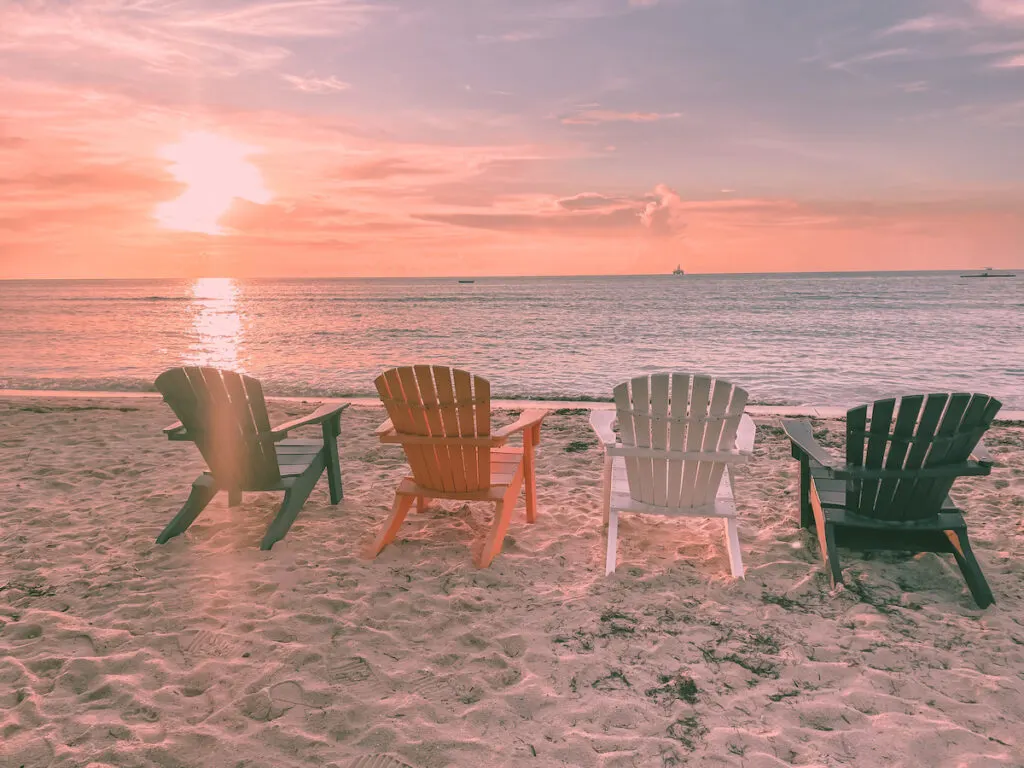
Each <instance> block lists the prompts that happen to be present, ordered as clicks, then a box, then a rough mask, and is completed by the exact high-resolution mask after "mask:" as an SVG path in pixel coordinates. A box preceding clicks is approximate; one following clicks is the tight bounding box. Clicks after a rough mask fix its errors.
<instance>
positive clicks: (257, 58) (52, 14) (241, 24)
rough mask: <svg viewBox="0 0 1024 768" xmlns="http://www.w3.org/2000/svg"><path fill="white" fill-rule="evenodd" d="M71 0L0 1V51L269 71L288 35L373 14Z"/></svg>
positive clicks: (261, 4)
mask: <svg viewBox="0 0 1024 768" xmlns="http://www.w3.org/2000/svg"><path fill="white" fill-rule="evenodd" d="M209 6H210V4H209V3H207V2H204V1H203V0H75V2H74V3H63V2H60V3H58V2H45V1H44V2H31V3H28V4H27V5H26V4H22V3H0V29H3V30H4V32H3V36H2V37H0V54H3V53H11V52H23V53H30V54H37V55H41V56H44V57H47V58H49V59H51V60H53V61H55V62H60V61H65V60H67V61H70V60H74V61H75V64H76V67H78V68H79V71H81V67H82V65H83V64H85V65H86V66H88V65H89V64H91V63H94V62H95V61H96V60H102V59H107V60H113V61H132V62H137V63H140V64H142V65H143V66H144V67H146V68H147V69H149V70H151V71H156V72H162V73H166V74H179V75H182V76H189V77H193V78H194V77H196V76H197V75H200V76H208V75H214V76H231V75H237V74H239V73H240V72H244V71H250V70H261V69H269V68H271V67H273V66H275V65H277V64H279V63H280V62H281V61H283V60H284V59H286V58H288V57H289V56H290V55H291V51H290V49H289V48H288V47H286V41H288V40H290V39H295V38H311V37H325V36H339V35H344V34H348V33H351V32H354V31H356V30H358V29H360V28H361V27H363V26H365V24H366V23H368V21H369V19H370V17H371V15H372V14H373V13H375V12H377V11H376V10H375V9H373V8H372V7H371V6H368V5H366V4H362V3H357V2H354V0H258V1H257V2H249V3H245V2H241V0H230V1H229V2H227V3H222V4H221V5H220V7H219V8H217V9H216V10H211V9H210V7H209Z"/></svg>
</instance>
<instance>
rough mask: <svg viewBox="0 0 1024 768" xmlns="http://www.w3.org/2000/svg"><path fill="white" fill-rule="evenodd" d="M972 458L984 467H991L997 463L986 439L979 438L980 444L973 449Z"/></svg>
mask: <svg viewBox="0 0 1024 768" xmlns="http://www.w3.org/2000/svg"><path fill="white" fill-rule="evenodd" d="M971 458H972V459H974V461H976V462H978V463H979V464H981V465H982V466H983V467H991V466H992V465H993V464H995V459H993V458H992V454H991V453H989V452H988V448H987V447H985V441H984V440H979V441H978V444H977V445H976V446H974V450H973V451H971Z"/></svg>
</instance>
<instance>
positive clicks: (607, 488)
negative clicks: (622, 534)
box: [601, 455, 615, 570]
mask: <svg viewBox="0 0 1024 768" xmlns="http://www.w3.org/2000/svg"><path fill="white" fill-rule="evenodd" d="M601 508H602V511H603V515H604V519H603V522H604V524H605V525H608V513H609V512H610V511H611V508H612V457H611V456H607V455H606V456H605V457H604V472H602V473H601ZM612 570H615V569H614V568H613V569H612Z"/></svg>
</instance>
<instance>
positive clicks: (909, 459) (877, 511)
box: [846, 393, 1001, 522]
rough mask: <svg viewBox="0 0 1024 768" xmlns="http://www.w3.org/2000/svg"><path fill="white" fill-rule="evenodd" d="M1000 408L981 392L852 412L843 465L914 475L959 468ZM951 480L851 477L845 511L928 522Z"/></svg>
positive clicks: (906, 399) (922, 398) (951, 477)
mask: <svg viewBox="0 0 1024 768" xmlns="http://www.w3.org/2000/svg"><path fill="white" fill-rule="evenodd" d="M1000 406H1001V403H1000V402H999V401H998V400H996V399H995V398H992V397H989V396H988V395H980V394H966V393H956V394H932V395H927V396H925V395H911V396H908V397H904V398H902V399H900V400H899V401H897V400H895V399H888V400H876V401H875V402H874V403H872V404H871V405H862V406H860V407H858V408H853V409H852V410H850V411H848V412H847V414H846V463H847V466H853V467H865V468H868V469H890V470H900V469H902V470H914V469H921V468H928V467H941V466H947V465H955V464H963V463H965V462H966V461H967V460H968V459H969V458H970V455H971V452H972V451H973V450H974V449H975V447H976V446H977V445H978V441H979V440H981V438H982V435H984V434H985V431H986V430H987V429H988V428H989V426H990V425H991V424H992V420H993V419H994V418H995V415H996V414H997V413H998V412H999V408H1000ZM869 411H870V413H869ZM955 480H956V477H955V475H949V476H943V477H914V476H913V475H911V476H910V477H902V478H886V479H864V478H854V479H850V480H847V488H846V509H847V510H848V511H850V512H854V513H856V514H858V515H861V516H863V517H870V518H874V519H878V520H890V521H893V522H905V521H912V520H924V519H928V518H933V517H935V515H937V514H938V513H939V511H940V510H941V509H942V504H943V502H944V501H945V499H946V495H947V494H948V493H949V489H950V488H951V487H952V485H953V482H954V481H955Z"/></svg>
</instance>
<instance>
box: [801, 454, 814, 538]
mask: <svg viewBox="0 0 1024 768" xmlns="http://www.w3.org/2000/svg"><path fill="white" fill-rule="evenodd" d="M812 525H814V510H813V509H811V466H810V463H809V462H808V459H807V456H806V455H804V456H802V457H801V458H800V527H801V528H810V527H811V526H812Z"/></svg>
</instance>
